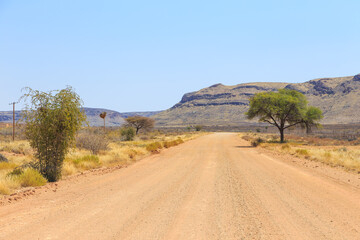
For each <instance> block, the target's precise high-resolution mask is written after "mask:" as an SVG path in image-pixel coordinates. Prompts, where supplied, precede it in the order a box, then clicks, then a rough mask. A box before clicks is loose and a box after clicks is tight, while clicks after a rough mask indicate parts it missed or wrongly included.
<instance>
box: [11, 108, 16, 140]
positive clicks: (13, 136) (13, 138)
mask: <svg viewBox="0 0 360 240" xmlns="http://www.w3.org/2000/svg"><path fill="white" fill-rule="evenodd" d="M11 104H12V105H13V132H12V140H13V141H15V104H16V102H12V103H10V104H9V105H11Z"/></svg>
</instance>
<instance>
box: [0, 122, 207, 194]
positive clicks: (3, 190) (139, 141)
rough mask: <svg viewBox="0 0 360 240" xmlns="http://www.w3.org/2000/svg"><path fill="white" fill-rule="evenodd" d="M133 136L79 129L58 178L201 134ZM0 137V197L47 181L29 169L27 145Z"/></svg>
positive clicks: (125, 160) (30, 159) (114, 164)
mask: <svg viewBox="0 0 360 240" xmlns="http://www.w3.org/2000/svg"><path fill="white" fill-rule="evenodd" d="M124 129H125V130H124ZM124 132H125V133H124ZM128 132H130V137H129V136H128V135H129V134H128ZM133 133H135V131H131V130H130V131H129V127H124V128H119V127H117V128H114V127H113V128H111V129H110V128H108V129H107V131H106V134H105V135H104V131H103V129H102V128H98V127H87V128H83V129H81V130H80V131H79V133H78V134H77V135H76V146H75V147H74V148H70V149H69V151H68V153H67V154H66V156H65V159H64V162H63V165H62V170H61V176H62V177H63V178H64V177H67V176H71V175H76V174H81V173H84V172H86V171H89V170H93V169H99V168H104V167H124V166H128V165H130V164H132V163H135V162H136V161H138V160H140V159H142V158H144V157H146V156H149V155H151V154H157V153H159V152H161V151H163V150H165V149H167V148H170V147H173V146H177V145H179V144H181V143H183V142H186V141H188V140H191V139H194V138H196V137H198V136H200V135H203V134H204V133H201V132H200V133H199V132H183V133H181V132H180V133H178V132H161V131H157V130H153V131H149V132H141V131H140V133H139V134H138V136H133ZM0 137H1V138H2V141H1V142H0V154H1V155H2V156H3V157H4V158H6V161H0V195H8V194H12V193H14V192H16V191H17V190H19V189H20V188H22V187H35V186H42V185H45V184H46V182H47V179H46V178H45V177H43V176H42V175H41V174H40V172H39V171H38V170H36V169H35V168H33V167H32V166H31V164H32V163H33V162H34V159H35V151H34V150H33V148H31V146H30V144H29V142H28V141H27V140H16V141H15V142H13V141H11V138H10V136H7V137H5V136H0ZM23 137H24V136H23ZM129 138H130V140H129Z"/></svg>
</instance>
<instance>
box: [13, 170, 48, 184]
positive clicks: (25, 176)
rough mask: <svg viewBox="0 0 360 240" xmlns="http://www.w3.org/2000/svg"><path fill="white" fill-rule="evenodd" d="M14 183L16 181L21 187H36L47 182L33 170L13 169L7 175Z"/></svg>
mask: <svg viewBox="0 0 360 240" xmlns="http://www.w3.org/2000/svg"><path fill="white" fill-rule="evenodd" d="M7 177H8V178H11V179H12V180H14V181H17V182H18V183H19V184H20V186H21V187H38V186H43V185H45V184H46V182H47V180H46V179H45V178H44V177H43V175H41V173H40V172H39V171H38V170H36V169H34V168H26V169H24V170H23V169H21V168H15V169H14V170H13V171H12V172H10V173H9V174H8V175H7Z"/></svg>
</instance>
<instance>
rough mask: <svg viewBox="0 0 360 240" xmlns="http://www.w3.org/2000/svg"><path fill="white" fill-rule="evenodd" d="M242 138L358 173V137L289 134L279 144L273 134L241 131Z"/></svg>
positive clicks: (359, 171) (257, 144) (259, 145)
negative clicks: (347, 138) (340, 138)
mask: <svg viewBox="0 0 360 240" xmlns="http://www.w3.org/2000/svg"><path fill="white" fill-rule="evenodd" d="M240 136H241V137H242V139H244V140H247V141H249V142H250V143H251V145H252V146H254V147H262V148H265V149H268V150H270V151H275V152H278V153H281V154H288V155H291V156H294V157H298V158H304V159H308V160H311V161H317V162H322V163H325V164H327V165H330V166H334V167H343V168H344V169H346V170H348V171H354V172H357V173H360V138H357V139H353V140H349V141H348V140H337V139H330V138H319V137H314V136H302V137H301V136H294V135H289V136H288V138H287V141H286V143H283V144H280V141H279V140H278V137H277V136H276V135H274V134H265V133H242V134H240Z"/></svg>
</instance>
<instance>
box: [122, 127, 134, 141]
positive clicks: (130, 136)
mask: <svg viewBox="0 0 360 240" xmlns="http://www.w3.org/2000/svg"><path fill="white" fill-rule="evenodd" d="M135 133H136V130H135V128H133V127H129V126H127V127H122V128H121V129H120V134H121V140H123V141H133V140H134V137H135Z"/></svg>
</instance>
